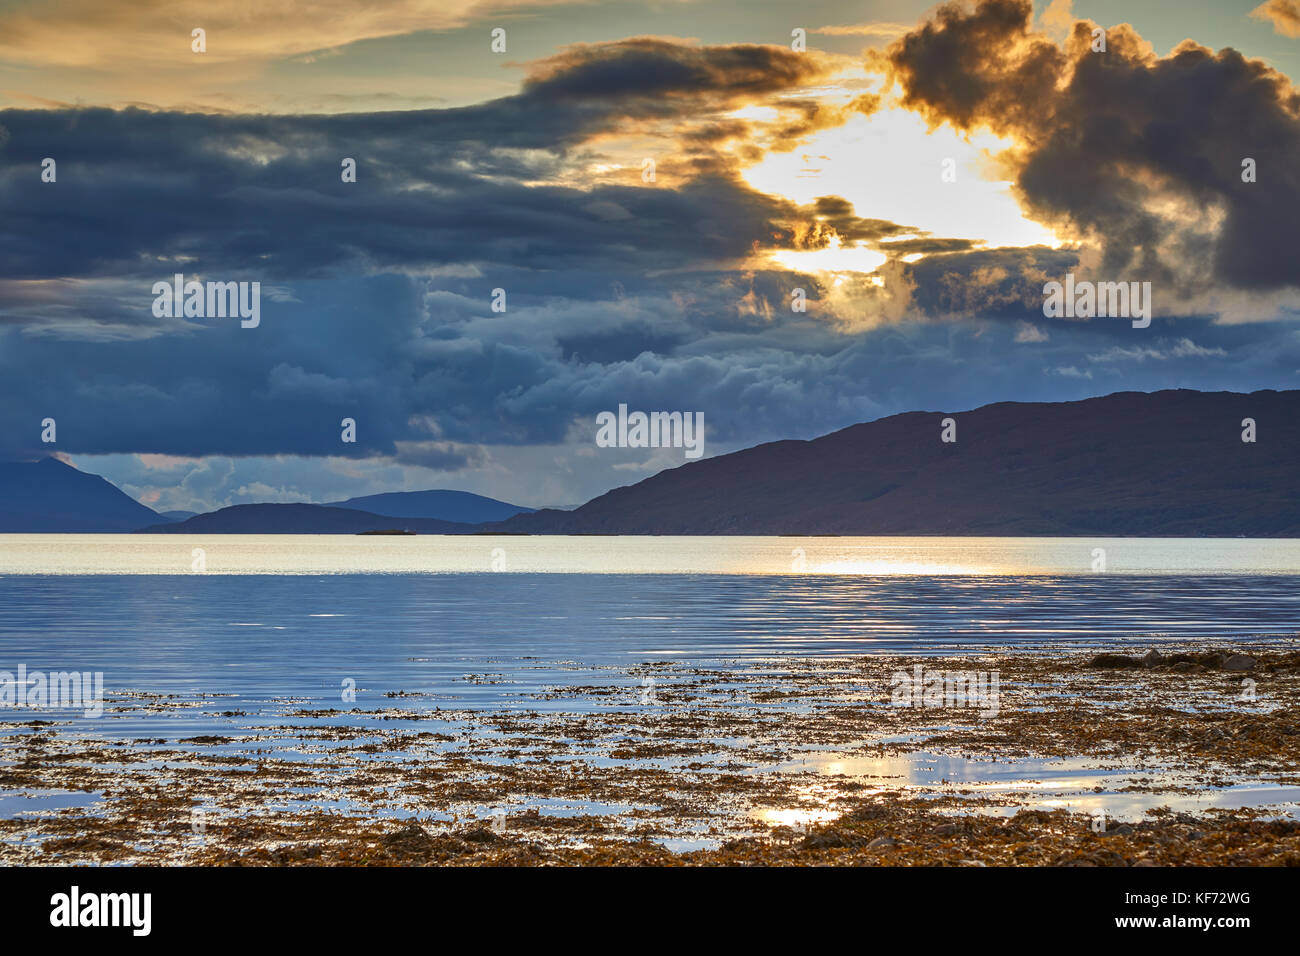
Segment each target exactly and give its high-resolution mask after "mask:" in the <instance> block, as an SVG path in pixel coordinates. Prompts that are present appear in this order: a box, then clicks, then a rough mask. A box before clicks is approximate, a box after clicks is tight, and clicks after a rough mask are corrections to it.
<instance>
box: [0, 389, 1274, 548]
mask: <svg viewBox="0 0 1300 956" xmlns="http://www.w3.org/2000/svg"><path fill="white" fill-rule="evenodd" d="M1243 435H1245V436H1246V437H1248V438H1253V439H1254V440H1251V441H1246V440H1243ZM945 437H946V438H949V439H952V440H944V439H945ZM1297 488H1300V391H1284V392H1278V391H1260V392H1253V393H1251V394H1241V393H1235V392H1196V391H1190V390H1169V391H1161V392H1153V393H1142V392H1118V393H1115V394H1113V395H1107V396H1104V397H1100V398H1089V399H1084V400H1081V401H1076V402H1056V403H1024V402H1000V403H997V404H993V405H986V406H983V407H981V408H977V409H974V410H971V411H966V412H956V413H948V412H938V411H932V412H907V413H904V414H900V415H892V416H889V417H887V418H882V419H879V420H877V421H873V422H866V423H863V424H859V425H852V426H850V427H848V428H844V429H841V430H840V431H837V432H833V433H831V434H829V435H824V436H822V437H820V438H815V439H812V440H808V441H794V440H788V441H777V442H770V443H767V444H763V445H757V446H755V447H753V448H748V449H745V450H743V451H738V452H733V453H731V454H727V455H719V456H716V457H714V458H706V459H701V460H698V461H691V462H687V463H684V464H683V465H681V466H679V467H676V468H670V469H667V470H665V471H662V472H660V473H658V474H656V475H654V476H652V477H650V478H646V479H645V480H644V481H640V482H638V483H636V484H633V485H628V486H626V487H622V488H616V489H614V490H612V491H609V492H607V493H605V494H603V495H600V496H599V497H597V498H594V499H592V500H591V501H589V502H587V503H586V504H584V505H582V506H581V507H578V508H576V509H574V510H572V511H562V510H558V509H542V510H539V511H532V510H531V509H528V508H522V507H519V506H517V505H511V504H508V503H506V502H502V501H497V500H495V499H492V498H485V497H483V496H480V495H474V494H470V493H468V492H460V491H444V490H435V491H418V492H394V493H387V494H378V495H366V496H363V497H358V498H349V499H347V500H345V501H339V502H333V503H330V504H325V505H316V504H250V505H236V506H233V507H229V508H222V509H220V510H218V511H213V512H209V513H207V514H201V515H195V516H191V517H184V515H185V513H180V514H179V515H178V514H177V513H174V512H172V513H168V515H166V516H165V515H161V514H159V513H157V512H155V511H153V510H151V509H149V508H146V507H145V506H144V505H142V504H140V503H139V502H137V501H135V500H134V499H132V498H130V497H129V496H128V495H125V494H123V493H122V492H121V491H119V490H118V489H117V488H115V487H114V486H113V485H112V484H110V483H109V482H107V481H105V480H104V479H103V478H100V477H98V476H95V475H88V474H85V473H82V472H80V471H77V470H76V469H75V468H72V467H71V466H69V465H67V464H64V463H63V462H61V461H59V460H57V459H54V458H46V459H42V460H41V461H38V462H34V463H8V464H5V463H0V532H35V531H84V532H91V531H136V530H147V531H149V532H152V533H229V534H238V533H277V532H279V533H357V532H361V531H377V530H409V531H416V532H420V533H427V534H465V533H495V534H701V535H710V534H773V535H781V534H786V535H836V534H840V535H873V534H876V535H1063V536H1068V535H1099V536H1112V535H1113V536H1153V537H1159V536H1174V537H1176V536H1223V537H1231V536H1248V537H1300V503H1298V502H1297V496H1296V489H1297ZM177 517H179V518H181V519H182V520H175V518H177Z"/></svg>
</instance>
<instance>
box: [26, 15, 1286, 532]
mask: <svg viewBox="0 0 1300 956" xmlns="http://www.w3.org/2000/svg"><path fill="white" fill-rule="evenodd" d="M1098 29H1100V30H1103V31H1104V38H1105V50H1104V51H1102V50H1099V49H1096V47H1097V40H1096V35H1097V34H1096V32H1095V31H1097V30H1098ZM196 30H201V31H203V32H202V33H201V34H200V35H199V36H198V37H197V38H196V36H195V31H196ZM200 41H201V42H200ZM494 46H495V49H494ZM1296 76H1300V0H1268V2H1265V3H1263V4H1260V3H1254V2H1245V3H1236V2H1230V0H1181V2H1156V0H1147V2H1143V3H1141V4H1132V3H1119V2H1109V0H1098V2H1089V0H1074V2H1073V3H1071V2H1068V0H1052V2H1050V3H1047V2H1040V3H1035V4H1031V3H1030V2H1028V0H985V2H980V3H974V2H972V3H958V4H948V5H940V6H932V5H929V4H925V3H912V2H838V0H837V2H818V0H809V2H804V3H800V4H789V3H785V2H766V0H760V2H727V3H721V2H718V3H715V2H710V0H657V2H651V3H643V2H637V0H601V2H591V3H565V2H549V0H518V2H512V3H505V4H496V3H480V2H470V0H431V2H424V0H394V2H388V3H385V2H375V3H368V4H364V5H362V4H356V3H354V2H350V0H325V2H320V0H317V2H312V3H305V2H299V0H266V2H262V3H258V4H247V3H233V2H220V0H218V2H203V3H198V2H191V0H167V2H164V0H145V2H134V3H133V2H117V3H110V4H104V3H100V2H94V3H92V2H89V0H39V2H0V459H4V460H14V459H32V458H35V457H39V456H42V455H47V454H58V455H60V456H61V457H63V458H65V460H68V461H70V462H72V463H74V464H75V465H76V466H77V467H79V468H81V469H83V470H85V471H90V472H94V473H97V474H102V475H104V476H105V477H106V478H108V479H109V480H111V481H113V482H114V483H115V484H117V485H118V486H119V487H121V488H123V490H125V491H127V492H128V493H129V494H132V495H133V496H135V497H137V498H138V499H139V500H141V501H142V502H144V503H145V504H147V505H149V506H150V507H154V508H156V509H158V510H174V509H184V510H191V511H207V510H211V509H213V508H217V507H224V506H227V505H233V504H242V503H249V502H255V501H318V502H323V501H332V500H338V499H342V498H346V497H350V496H354V495H363V494H372V493H376V492H382V491H402V490H418V489H425V488H456V489H461V490H466V491H473V492H477V493H480V494H486V495H491V496H493V497H498V498H502V499H504V500H508V501H511V502H514V503H517V504H521V505H527V506H533V507H539V506H569V505H575V504H578V503H581V502H583V501H585V500H588V499H589V498H591V497H594V496H595V495H598V494H601V493H603V492H604V491H606V490H608V489H610V488H612V487H617V486H620V485H625V484H630V483H633V482H636V481H640V480H641V479H643V478H645V477H648V476H650V475H652V474H654V473H656V472H658V471H660V470H662V469H664V468H669V467H676V466H678V465H680V464H682V463H683V462H684V461H686V460H688V459H686V458H685V457H684V454H683V449H682V448H629V447H604V446H603V445H602V444H601V443H598V442H597V440H596V436H597V426H596V421H597V416H598V415H600V414H601V413H602V412H606V411H616V410H617V409H618V408H619V406H620V405H626V406H627V407H628V408H629V409H632V410H644V411H646V412H650V411H681V412H683V413H688V414H694V413H698V414H701V415H702V416H703V420H704V423H705V439H704V454H705V455H706V456H712V455H717V454H722V453H726V452H729V451H733V450H736V449H739V448H744V447H749V446H751V445H754V444H758V443H760V442H765V441H773V440H780V439H789V438H795V439H808V438H814V437H816V436H818V435H821V434H825V433H827V432H830V431H833V430H835V429H838V428H842V427H845V426H847V425H850V424H853V423H856V422H860V421H865V420H870V419H874V418H878V417H881V416H884V415H889V414H894V413H897V412H903V411H910V410H917V409H920V410H931V411H944V412H957V411H961V410H964V409H968V408H973V407H976V406H979V405H983V404H987V403H990V402H997V401H1062V400H1071V399H1078V398H1084V397H1088V396H1093V395H1101V394H1108V393H1110V392H1115V391H1123V390H1139V391H1151V390H1155V389H1162V388H1196V389H1205V390H1216V389H1231V390H1235V391H1253V390H1256V389H1262V388H1275V389H1290V388H1295V387H1297V384H1298V383H1300V336H1298V334H1297V333H1298V332H1300V325H1297V320H1298V319H1300V298H1298V297H1297V294H1296V292H1297V286H1298V285H1300V255H1297V252H1296V250H1297V248H1300V92H1298V91H1297V88H1296V87H1295V86H1293V84H1292V78H1293V77H1296ZM47 160H53V161H54V162H53V175H52V177H51V175H50V164H49V163H47V162H46V161H47ZM346 160H353V161H355V169H356V175H355V181H344V180H345V176H344V175H343V172H342V170H343V168H344V165H345V161H346ZM1247 160H1251V161H1253V162H1252V163H1251V164H1250V165H1251V168H1252V174H1251V175H1249V176H1248V175H1247V174H1246V173H1244V172H1243V168H1244V167H1243V163H1245V161H1247ZM51 178H52V181H50V179H51ZM177 273H180V274H183V275H184V276H185V279H186V280H187V281H199V282H247V283H252V282H257V283H259V284H260V285H259V289H260V303H261V304H260V321H259V322H258V324H257V325H256V327H245V326H244V324H243V323H241V322H240V321H239V319H238V318H231V317H214V316H185V315H168V314H165V312H166V310H163V312H164V314H159V311H160V310H159V309H158V307H157V303H156V297H157V294H156V291H155V283H158V282H159V281H162V282H171V280H172V277H173V276H174V275H175V274H177ZM1067 274H1072V275H1074V276H1075V278H1076V280H1078V281H1080V282H1139V283H1144V282H1149V283H1150V289H1151V303H1152V319H1151V322H1150V324H1149V326H1147V327H1145V328H1139V327H1135V325H1134V323H1133V322H1131V321H1129V320H1128V319H1127V318H1122V317H1094V318H1082V317H1070V316H1060V317H1048V316H1047V315H1046V314H1045V311H1044V299H1045V295H1044V289H1045V285H1046V284H1047V283H1049V282H1051V281H1064V278H1065V276H1066V275H1067ZM498 290H500V291H499V292H498ZM797 290H801V291H797ZM797 300H800V301H801V302H802V305H803V309H802V311H799V310H798V307H797V305H796V301H797ZM503 302H504V311H500V308H501V306H502V304H503ZM494 305H495V306H496V307H497V308H496V309H494ZM345 418H347V419H351V420H352V421H354V422H355V429H354V437H355V439H356V440H355V441H354V442H348V441H344V429H343V428H342V427H341V425H342V422H343V420H344V419H345ZM47 419H53V420H54V422H55V423H56V430H55V437H56V440H55V441H54V442H46V441H43V440H42V437H43V434H44V436H45V437H49V436H48V432H47V430H46V429H45V428H44V426H43V424H42V423H43V422H44V421H45V420H47Z"/></svg>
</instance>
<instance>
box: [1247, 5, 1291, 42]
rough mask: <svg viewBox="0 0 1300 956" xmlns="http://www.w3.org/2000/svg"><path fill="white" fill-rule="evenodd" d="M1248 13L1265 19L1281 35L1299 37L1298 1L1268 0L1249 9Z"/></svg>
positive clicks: (1259, 18)
mask: <svg viewBox="0 0 1300 956" xmlns="http://www.w3.org/2000/svg"><path fill="white" fill-rule="evenodd" d="M1250 15H1251V16H1252V17H1254V18H1255V19H1257V20H1267V21H1268V22H1269V23H1271V24H1273V29H1274V30H1275V31H1277V32H1278V33H1280V34H1282V35H1283V36H1287V37H1300V3H1297V2H1296V0H1268V2H1267V3H1261V4H1260V5H1259V6H1257V7H1256V8H1255V9H1254V10H1251V11H1250Z"/></svg>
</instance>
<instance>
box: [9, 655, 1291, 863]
mask: <svg viewBox="0 0 1300 956" xmlns="http://www.w3.org/2000/svg"><path fill="white" fill-rule="evenodd" d="M1145 650H1146V646H1145V645H1143V646H1142V647H1141V648H1140V651H1145ZM1228 650H1229V649H1228V648H1225V647H1224V645H1223V642H1180V643H1178V644H1167V643H1162V644H1161V645H1160V650H1159V651H1158V652H1156V655H1157V656H1156V657H1154V658H1151V657H1148V658H1147V659H1146V660H1145V661H1143V660H1142V659H1141V658H1140V656H1139V655H1137V654H1134V653H1133V650H1132V645H1131V644H1129V645H1126V644H1121V643H1117V642H1106V643H1105V644H1098V646H1097V648H1096V649H1094V650H1089V651H1086V652H1079V651H1061V650H1056V649H1053V648H1051V647H1045V648H1041V649H1037V650H1033V651H1026V650H1022V649H1017V650H1014V651H1012V650H1002V651H998V652H989V653H980V654H970V655H960V656H953V655H949V656H946V657H917V656H909V657H897V656H883V655H881V656H871V657H839V658H781V659H774V660H771V661H769V662H765V663H760V664H751V665H747V666H746V667H744V668H741V669H740V670H738V671H737V670H724V669H709V668H701V667H694V666H689V665H683V666H673V665H669V664H654V665H641V666H639V667H636V668H631V669H629V675H630V676H631V677H632V678H633V679H635V680H639V681H640V682H641V683H640V685H639V686H633V687H629V686H627V684H626V683H624V682H615V683H610V684H590V683H588V684H584V685H574V686H556V687H554V688H552V689H550V691H549V692H548V693H547V694H545V695H540V696H544V697H545V698H546V700H547V702H548V704H549V706H550V708H554V707H555V706H556V705H557V704H558V705H559V706H560V707H561V709H559V710H555V709H549V708H548V709H527V708H525V709H512V710H465V709H456V708H447V707H443V706H441V704H435V706H434V708H433V709H432V710H430V709H429V707H428V706H427V704H428V701H424V702H423V706H411V704H413V703H415V702H414V701H411V700H410V698H420V697H422V696H425V695H420V694H417V693H413V692H412V693H407V692H398V693H392V694H389V695H388V698H389V700H390V701H391V703H392V706H384V707H379V708H368V709H362V708H353V709H329V708H327V709H304V708H302V707H296V708H295V707H294V706H293V704H292V702H286V709H285V711H284V712H283V714H281V715H279V716H277V717H276V718H275V720H274V722H273V723H271V724H270V725H269V726H266V727H263V728H260V729H258V730H257V731H256V732H252V733H249V732H245V733H240V734H235V733H232V734H231V735H230V736H224V735H205V736H200V737H181V738H179V739H169V738H95V737H84V736H79V735H76V734H73V733H69V732H67V731H66V730H65V729H64V728H63V727H61V726H60V725H59V724H58V722H57V721H45V720H31V721H24V722H11V721H6V722H3V723H0V733H2V734H3V736H0V761H2V763H0V785H2V786H3V788H4V790H5V791H7V792H8V793H9V794H13V795H15V796H13V797H11V798H7V801H6V808H7V812H6V814H5V816H6V818H5V819H3V820H0V841H2V842H0V861H2V862H4V863H6V864H11V863H38V864H41V863H44V864H55V863H68V864H76V863H150V864H164V865H171V864H194V865H232V864H255V865H274V864H292V863H306V864H311V865H326V864H339V865H351V864H419V863H455V864H457V865H461V864H465V865H469V864H545V863H560V864H564V863H612V864H620V863H655V864H660V865H677V864H719V863H722V864H732V863H736V864H739V863H763V862H769V863H790V864H798V863H804V862H854V863H871V864H893V863H904V864H949V863H965V864H967V865H978V864H980V863H983V864H986V865H1008V864H1012V863H1028V864H1035V865H1043V864H1047V865H1064V864H1067V863H1071V862H1083V863H1087V862H1092V863H1094V864H1096V865H1129V864H1137V863H1142V862H1149V863H1156V864H1161V863H1178V864H1180V865H1199V864H1206V865H1218V864H1235V863H1288V864H1295V863H1300V708H1297V706H1296V701H1297V700H1298V699H1300V698H1298V697H1297V691H1300V640H1297V639H1295V638H1286V639H1274V640H1261V641H1258V642H1250V643H1246V642H1241V641H1233V642H1231V648H1230V650H1231V652H1232V653H1237V654H1242V655H1244V656H1247V657H1249V658H1250V659H1251V660H1250V662H1249V666H1246V663H1245V662H1242V661H1235V662H1234V661H1233V658H1232V654H1231V653H1228ZM1116 652H1118V653H1116ZM1179 654H1182V655H1186V657H1185V658H1180V657H1178V656H1177V655H1179ZM1108 655H1109V656H1108ZM1230 663H1231V667H1229V666H1228V665H1229V664H1230ZM914 667H923V668H925V669H927V671H928V672H929V673H935V672H938V673H940V674H961V673H967V674H973V673H975V672H982V673H984V674H986V675H988V674H992V673H994V672H996V673H997V676H998V680H997V695H998V700H997V707H996V709H995V711H996V712H994V708H991V707H989V706H988V704H989V701H988V700H987V699H985V700H983V701H978V700H977V701H974V702H972V701H965V702H964V703H961V704H953V703H952V701H948V702H946V703H943V704H941V705H940V706H937V707H929V706H925V705H924V696H922V698H921V702H922V706H896V700H895V699H894V698H896V697H897V695H898V675H899V674H900V673H904V674H907V673H912V672H910V671H909V669H910V668H914ZM469 678H472V679H474V680H479V681H487V682H491V681H492V680H493V678H492V676H491V675H469ZM891 683H892V691H891ZM989 686H990V685H989V684H987V683H986V685H985V687H986V690H987V688H988V687H989ZM647 688H648V693H647ZM1247 688H1248V689H1249V695H1247V694H1246V693H1245V691H1246V689H1247ZM891 692H892V694H893V695H894V697H893V698H891ZM1251 697H1253V699H1250V698H1251ZM404 701H405V702H406V705H405V706H403V703H404ZM208 702H209V703H211V698H210V697H209V698H208ZM565 702H572V703H573V704H574V706H573V708H572V709H571V710H568V709H563V705H564V704H565ZM185 706H186V703H185V702H184V701H179V700H175V699H169V698H163V697H159V696H158V695H150V694H147V693H143V692H132V693H130V694H121V695H110V698H109V700H108V702H107V704H106V710H105V713H106V715H107V716H108V717H109V718H110V719H112V718H114V717H126V716H129V715H131V714H135V713H139V712H141V711H146V712H149V713H158V714H166V713H167V712H168V711H169V710H174V709H183V708H184V707H185ZM230 713H231V714H232V719H237V715H238V712H237V711H231V712H230ZM0 715H2V714H0ZM17 794H33V795H37V796H39V795H41V794H45V795H46V802H47V803H50V802H53V804H58V802H59V800H60V799H62V800H63V806H62V807H61V808H57V807H56V806H50V807H48V810H49V812H48V814H47V815H41V816H32V815H30V814H22V812H21V809H19V810H17V811H14V809H13V808H14V807H15V806H17V805H18V803H19V800H20V799H21V798H20V797H18V796H16V795H17ZM60 795H61V796H60ZM32 803H33V809H35V808H36V807H37V806H39V805H40V803H41V801H40V800H33V801H32ZM1166 807H1167V808H1168V809H1162V808H1166ZM1152 811H1154V812H1152ZM1099 825H1100V829H1098V827H1099ZM889 841H893V842H889Z"/></svg>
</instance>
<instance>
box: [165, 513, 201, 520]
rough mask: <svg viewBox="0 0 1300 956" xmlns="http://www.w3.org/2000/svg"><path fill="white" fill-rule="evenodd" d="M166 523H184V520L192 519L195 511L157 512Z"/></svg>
mask: <svg viewBox="0 0 1300 956" xmlns="http://www.w3.org/2000/svg"><path fill="white" fill-rule="evenodd" d="M158 513H159V514H160V515H162V516H163V517H164V518H166V519H167V520H168V521H184V520H185V519H186V518H193V517H194V516H195V515H196V514H198V512H197V511H160V512H158Z"/></svg>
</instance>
